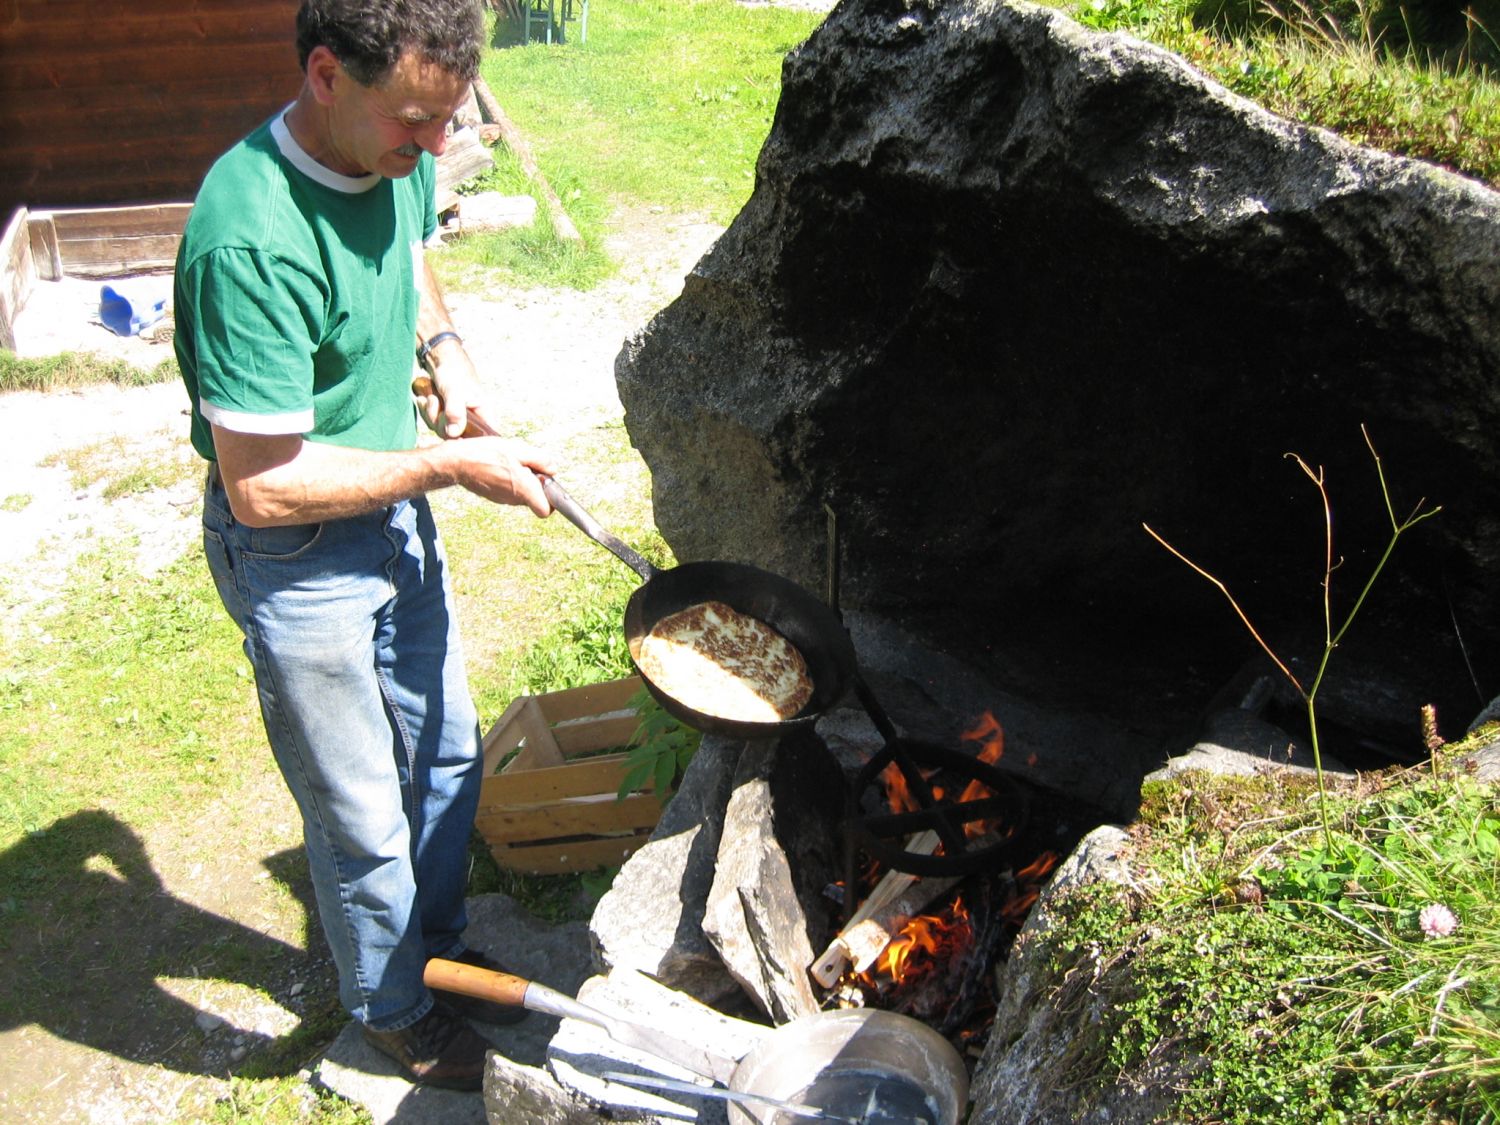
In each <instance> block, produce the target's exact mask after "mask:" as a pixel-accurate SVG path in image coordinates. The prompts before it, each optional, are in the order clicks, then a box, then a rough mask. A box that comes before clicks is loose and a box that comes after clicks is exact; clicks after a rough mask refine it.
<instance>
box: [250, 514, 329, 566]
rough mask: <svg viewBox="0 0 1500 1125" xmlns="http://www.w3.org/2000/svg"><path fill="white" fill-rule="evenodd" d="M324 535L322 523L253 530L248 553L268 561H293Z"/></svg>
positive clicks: (251, 530)
mask: <svg viewBox="0 0 1500 1125" xmlns="http://www.w3.org/2000/svg"><path fill="white" fill-rule="evenodd" d="M322 534H323V525H322V524H321V523H294V524H288V525H286V526H284V527H256V528H251V529H250V530H249V540H250V542H249V547H248V552H247V553H249V554H253V555H259V556H260V557H262V558H267V559H293V558H296V557H297V556H298V555H299V554H301V553H302V552H303V551H306V550H307V549H308V548H310V547H312V546H313V544H315V543H316V542H317V541H318V539H319V538H320V537H321V536H322Z"/></svg>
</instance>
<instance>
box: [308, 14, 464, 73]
mask: <svg viewBox="0 0 1500 1125" xmlns="http://www.w3.org/2000/svg"><path fill="white" fill-rule="evenodd" d="M483 45H484V10H483V9H482V8H481V7H480V0H302V7H301V9H300V10H299V11H298V12H297V59H298V62H299V63H300V64H301V66H302V68H303V69H304V70H306V69H307V56H308V55H310V54H312V51H313V48H314V47H320V46H321V47H327V48H328V49H329V50H330V51H332V52H333V55H334V57H335V58H336V59H338V60H339V62H341V63H343V64H344V69H345V70H347V71H348V72H349V74H350V76H351V77H352V78H353V79H354V80H355V81H356V82H358V83H359V84H360V85H362V86H376V85H379V84H380V82H381V81H383V80H384V78H385V77H386V75H387V74H389V73H390V71H391V68H392V67H394V66H395V65H396V62H397V60H398V59H400V58H401V56H402V55H403V54H405V53H406V52H407V51H415V52H416V53H417V54H419V55H421V56H422V57H423V58H424V59H426V60H427V61H428V62H430V63H432V64H433V65H435V66H440V67H442V68H443V69H444V70H446V71H447V72H448V73H450V74H452V75H454V76H455V77H456V78H459V79H462V80H463V81H466V82H467V81H469V80H471V79H473V78H474V76H475V75H477V74H478V73H479V56H480V52H481V50H482V49H483Z"/></svg>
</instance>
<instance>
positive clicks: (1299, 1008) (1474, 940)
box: [1048, 746, 1500, 1125]
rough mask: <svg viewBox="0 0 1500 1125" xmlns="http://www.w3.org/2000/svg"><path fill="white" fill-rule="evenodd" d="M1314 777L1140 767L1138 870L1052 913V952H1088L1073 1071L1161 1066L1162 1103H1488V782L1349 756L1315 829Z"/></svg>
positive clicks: (1326, 1118) (1283, 1109) (1195, 1111)
mask: <svg viewBox="0 0 1500 1125" xmlns="http://www.w3.org/2000/svg"><path fill="white" fill-rule="evenodd" d="M1461 750H1462V747H1461V746H1455V747H1452V748H1450V749H1449V750H1448V751H1446V752H1445V753H1444V754H1443V755H1440V760H1441V759H1442V758H1444V757H1450V756H1451V757H1453V758H1457V757H1458V756H1459V754H1460V752H1461ZM1312 790H1313V786H1312V782H1311V780H1310V779H1308V780H1305V781H1303V782H1297V781H1288V780H1286V779H1278V780H1275V781H1274V782H1273V781H1269V780H1268V779H1264V778H1262V779H1250V780H1246V779H1237V778H1216V777H1212V776H1209V775H1190V776H1188V777H1187V778H1179V779H1176V780H1175V781H1173V782H1171V783H1157V784H1155V785H1153V786H1148V787H1147V790H1146V792H1145V793H1144V803H1143V808H1142V813H1141V816H1140V818H1139V820H1138V822H1137V823H1136V824H1135V825H1134V826H1132V829H1131V839H1132V851H1131V855H1130V861H1131V867H1132V870H1133V872H1134V873H1135V875H1136V878H1137V885H1136V886H1135V887H1134V888H1133V889H1132V891H1130V892H1125V891H1122V890H1120V889H1111V888H1108V887H1105V886H1103V885H1098V886H1095V887H1093V888H1090V889H1088V890H1087V891H1085V892H1082V893H1079V894H1078V895H1076V896H1073V897H1070V898H1068V899H1066V900H1065V902H1064V903H1063V904H1062V907H1061V914H1062V917H1063V918H1064V919H1065V921H1064V924H1063V925H1061V926H1058V927H1055V928H1054V929H1053V930H1051V931H1050V935H1051V936H1050V937H1049V939H1048V941H1049V947H1050V951H1051V956H1052V958H1053V964H1054V967H1055V968H1056V970H1057V971H1058V972H1059V973H1060V974H1062V975H1063V976H1064V977H1065V978H1066V977H1069V976H1072V975H1078V976H1079V977H1080V979H1082V978H1087V977H1089V975H1090V974H1093V976H1092V977H1091V978H1090V979H1091V980H1092V984H1091V985H1090V992H1091V995H1092V996H1093V997H1094V998H1095V999H1096V1002H1097V1010H1098V1011H1099V1012H1100V1013H1101V1019H1102V1022H1101V1023H1100V1024H1099V1025H1098V1026H1097V1027H1095V1028H1093V1029H1091V1032H1090V1034H1089V1037H1088V1042H1087V1043H1086V1044H1085V1045H1083V1048H1082V1049H1081V1051H1080V1056H1079V1059H1078V1062H1077V1064H1076V1065H1075V1068H1074V1069H1075V1075H1074V1077H1075V1078H1076V1080H1077V1081H1079V1082H1080V1083H1083V1084H1085V1085H1087V1086H1088V1087H1089V1088H1091V1089H1094V1090H1103V1089H1104V1088H1107V1087H1108V1086H1110V1085H1112V1084H1114V1083H1116V1082H1118V1083H1120V1084H1122V1085H1128V1084H1129V1083H1131V1082H1132V1081H1137V1080H1139V1081H1156V1082H1161V1081H1167V1082H1169V1083H1170V1084H1171V1085H1172V1086H1173V1088H1175V1089H1177V1090H1179V1091H1181V1099H1182V1100H1181V1102H1180V1103H1179V1105H1178V1106H1177V1107H1176V1109H1175V1111H1174V1116H1173V1120H1180V1121H1204V1122H1224V1123H1226V1125H1228V1123H1244V1125H1249V1123H1252V1122H1262V1121H1275V1122H1309V1123H1311V1122H1319V1123H1326V1122H1340V1123H1350V1125H1354V1123H1389V1125H1396V1123H1402V1125H1427V1123H1431V1125H1437V1123H1440V1122H1451V1123H1455V1125H1457V1123H1467V1125H1478V1123H1482V1122H1493V1121H1494V1120H1495V1119H1496V1113H1497V1111H1500V1085H1497V1082H1500V1051H1497V1038H1500V960H1497V958H1496V956H1495V954H1496V951H1497V950H1496V942H1497V940H1500V927H1497V907H1496V902H1497V899H1496V895H1497V892H1500V886H1497V875H1500V864H1497V858H1500V855H1497V834H1500V798H1497V794H1496V790H1495V787H1494V786H1492V785H1482V784H1479V783H1476V782H1474V781H1472V780H1471V779H1469V778H1468V777H1466V776H1464V775H1462V774H1456V773H1455V774H1452V775H1450V774H1448V773H1445V772H1443V771H1442V770H1441V769H1439V770H1437V771H1414V772H1410V773H1406V774H1392V775H1387V776H1383V777H1375V776H1366V777H1364V778H1362V780H1361V781H1360V782H1358V783H1357V784H1354V785H1344V786H1341V787H1340V788H1339V789H1338V791H1337V792H1336V793H1335V794H1334V795H1333V796H1332V798H1331V804H1332V806H1333V809H1332V814H1333V815H1332V819H1333V825H1334V827H1333V831H1332V833H1331V835H1325V834H1324V832H1323V831H1322V829H1321V824H1320V819H1319V816H1318V813H1317V811H1316V808H1315V804H1316V802H1314V801H1312V800H1311V799H1310V798H1311V797H1312V796H1313V791H1312ZM1063 987H1064V988H1065V989H1066V988H1068V987H1069V986H1068V985H1067V984H1064V986H1063ZM1148 1075H1151V1076H1153V1077H1150V1078H1148ZM1163 1075H1167V1076H1168V1077H1166V1078H1165V1079H1163V1077H1162V1076H1163Z"/></svg>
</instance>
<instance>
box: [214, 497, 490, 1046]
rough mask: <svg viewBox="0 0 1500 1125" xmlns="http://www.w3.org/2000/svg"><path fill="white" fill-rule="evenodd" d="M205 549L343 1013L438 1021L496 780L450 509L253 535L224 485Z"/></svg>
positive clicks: (401, 1021)
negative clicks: (444, 524)
mask: <svg viewBox="0 0 1500 1125" xmlns="http://www.w3.org/2000/svg"><path fill="white" fill-rule="evenodd" d="M203 549H204V553H205V555H206V556H207V558H208V567H209V570H210V572H211V573H212V574H213V578H214V583H215V585H216V586H217V587H218V590H219V597H220V598H221V599H222V600H223V602H224V607H225V608H226V609H227V610H228V611H229V614H230V616H231V617H233V618H234V620H235V623H236V624H238V625H239V627H240V630H241V631H242V632H243V633H244V635H245V655H246V656H248V657H249V658H250V663H251V665H252V667H253V668H254V670H255V683H256V687H257V689H258V691H259V695H260V708H261V717H262V718H263V719H264V721H265V727H266V736H267V738H268V739H269V741H270V744H271V751H272V753H273V754H274V755H275V757H276V764H277V765H278V766H279V767H280V768H281V773H282V776H283V777H285V779H286V783H287V787H288V788H289V789H290V790H291V792H292V797H293V798H294V799H295V800H296V802H297V807H298V809H299V810H300V811H301V813H302V829H303V838H304V840H305V841H306V844H307V855H308V863H309V866H310V867H311V870H312V882H313V889H314V892H315V893H316V895H317V902H318V913H319V916H320V917H321V919H322V922H323V930H324V933H325V934H327V936H328V944H329V945H330V946H331V947H332V949H333V959H334V963H335V964H336V965H337V966H338V973H339V997H340V999H341V1000H342V1001H343V1004H344V1006H345V1007H346V1008H347V1009H348V1010H349V1012H350V1013H351V1014H352V1015H353V1016H354V1017H355V1018H356V1019H358V1020H360V1021H361V1022H363V1023H365V1024H367V1025H369V1026H370V1027H373V1028H376V1029H378V1030H382V1031H389V1030H395V1029H397V1028H402V1027H406V1026H408V1025H409V1024H412V1023H415V1022H416V1021H417V1020H418V1019H420V1018H421V1017H422V1016H423V1015H425V1014H426V1013H427V1010H428V1009H429V1008H430V1007H431V1006H432V1002H433V1001H432V995H431V993H430V992H428V990H427V988H426V987H425V986H424V985H423V984H422V969H423V967H424V965H425V964H426V962H427V959H428V958H429V957H443V956H452V955H454V954H455V953H458V952H461V951H462V950H463V948H464V947H463V942H462V937H461V935H462V933H463V930H464V926H465V925H466V924H467V916H466V913H465V908H464V887H465V883H466V880H467V876H468V841H469V835H470V832H471V830H472V828H473V824H474V811H475V808H476V806H477V805H478V802H479V783H480V780H481V776H482V773H483V769H482V759H481V755H480V748H479V720H478V715H477V714H476V712H475V709H474V703H473V701H472V699H471V698H470V696H469V687H468V681H467V678H466V676H465V673H464V662H463V654H462V652H461V650H460V648H459V641H458V623H457V621H456V620H455V615H454V612H453V602H452V597H451V592H450V589H449V584H448V567H447V562H446V559H445V558H444V554H443V548H442V543H441V541H440V540H439V538H438V534H437V528H436V526H435V525H434V523H433V519H432V510H431V509H430V508H429V506H428V504H427V501H426V500H425V499H421V498H419V499H417V500H413V501H410V502H407V503H401V504H397V505H396V506H395V507H392V508H388V509H385V510H382V511H379V512H375V513H372V514H370V515H366V516H357V517H353V518H350V519H342V520H330V521H328V522H326V523H322V524H303V525H298V526H294V527H271V528H252V527H246V526H244V525H243V524H240V523H237V522H236V521H235V519H234V517H233V516H232V515H231V514H230V512H229V504H228V501H227V500H226V498H225V495H224V489H223V486H222V485H221V484H220V483H219V477H218V473H217V472H210V474H209V484H208V487H207V489H206V490H205V492H204V502H203Z"/></svg>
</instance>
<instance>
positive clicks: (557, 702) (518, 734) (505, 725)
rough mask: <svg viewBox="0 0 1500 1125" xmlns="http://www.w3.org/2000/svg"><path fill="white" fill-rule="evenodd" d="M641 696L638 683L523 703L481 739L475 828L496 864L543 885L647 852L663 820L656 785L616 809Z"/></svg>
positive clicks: (608, 685) (538, 697) (568, 692)
mask: <svg viewBox="0 0 1500 1125" xmlns="http://www.w3.org/2000/svg"><path fill="white" fill-rule="evenodd" d="M640 690H641V681H640V679H639V677H636V676H631V677H628V678H626V679H623V680H615V681H612V682H610V683H604V684H593V685H590V686H588V687H579V688H570V689H568V690H566V691H555V692H548V693H546V694H545V695H536V696H531V695H528V696H522V697H521V698H520V699H517V700H515V701H514V702H512V703H511V705H510V706H509V707H507V708H506V709H505V714H503V715H501V716H500V718H499V719H498V720H497V721H496V723H495V725H494V726H493V727H492V728H490V731H489V733H488V734H486V735H485V737H484V766H485V778H484V782H483V784H482V786H481V788H480V795H479V812H478V814H477V815H476V816H475V819H474V824H475V827H476V828H478V829H479V832H480V835H481V836H483V837H484V840H485V842H486V843H487V844H489V847H490V852H491V853H492V854H493V855H494V857H495V862H496V863H498V864H499V865H500V866H501V867H504V868H507V869H509V870H512V871H520V872H525V873H528V874H537V875H556V874H562V873H565V872H573V871H590V870H593V869H594V868H596V867H608V866H615V865H618V864H620V863H623V862H624V861H625V859H626V858H628V857H629V856H630V855H631V853H632V852H634V851H635V850H636V849H637V848H639V847H640V846H641V845H642V844H644V843H645V842H646V840H647V839H648V838H649V837H650V835H651V830H652V829H653V828H655V827H656V822H657V820H658V819H659V818H660V816H661V802H660V801H659V800H658V799H657V796H656V794H655V793H653V792H651V791H650V786H649V783H648V786H647V788H646V789H644V790H642V791H639V792H635V793H632V794H630V795H629V796H628V797H626V798H625V799H624V800H623V801H621V800H619V799H617V793H618V791H619V788H620V782H621V780H622V779H623V778H624V776H625V771H626V768H627V767H626V750H627V749H628V747H629V746H630V745H631V743H632V740H633V739H634V736H635V733H636V730H637V729H638V728H639V726H640V721H641V720H640V716H639V715H638V714H637V713H636V712H635V710H634V709H633V708H631V706H630V700H631V698H632V697H633V696H634V695H635V694H636V693H637V692H638V691H640ZM512 751H515V752H516V753H515V756H514V757H511V758H510V760H509V761H506V758H507V756H508V755H510V754H511V752H512ZM601 751H609V752H608V753H601ZM502 763H504V764H503V765H502Z"/></svg>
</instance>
